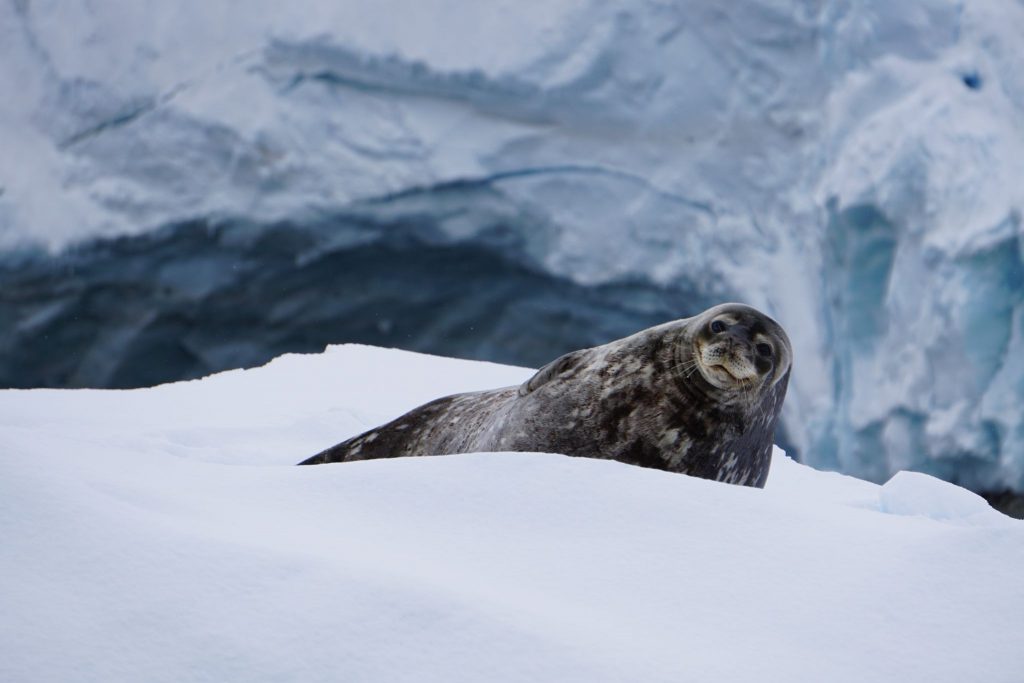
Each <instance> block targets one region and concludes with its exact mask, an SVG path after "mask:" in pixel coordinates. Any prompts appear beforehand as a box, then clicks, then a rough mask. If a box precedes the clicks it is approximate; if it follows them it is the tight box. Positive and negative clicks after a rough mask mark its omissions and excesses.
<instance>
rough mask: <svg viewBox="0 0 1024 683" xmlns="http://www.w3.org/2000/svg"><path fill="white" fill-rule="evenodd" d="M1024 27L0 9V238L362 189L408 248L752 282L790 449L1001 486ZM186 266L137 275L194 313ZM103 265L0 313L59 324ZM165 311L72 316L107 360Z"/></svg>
mask: <svg viewBox="0 0 1024 683" xmlns="http://www.w3.org/2000/svg"><path fill="white" fill-rule="evenodd" d="M1022 34H1024V6H1022V5H1021V4H1020V3H1019V2H1014V1H1013V0H994V1H992V2H985V3H959V2H952V1H941V0H928V1H924V0H918V1H908V2H899V3H893V2H884V1H881V0H878V1H875V2H861V3H826V4H818V3H802V2H769V1H767V0H745V1H742V2H732V3H721V2H718V1H717V0H704V1H699V2H688V3H683V4H676V5H673V4H664V3H655V2H641V1H639V0H637V1H635V2H628V3H622V2H601V1H599V0H591V1H586V0H578V1H575V2H569V1H560V2H548V3H529V4H527V5H524V4H523V3H520V2H499V3H493V2H492V3H485V4H481V5H480V6H474V5H467V4H466V3H463V2H455V1H454V0H433V1H429V2H420V1H416V2H411V1H408V0H393V1H391V2H381V3H373V5H372V7H371V6H369V5H367V4H365V3H330V2H324V1H322V0H316V1H305V2H296V3H288V4H281V3H275V2H269V1H265V0H260V1H256V2H251V3H247V4H246V5H245V8H244V9H240V8H239V7H238V6H237V5H235V4H233V3H229V2H226V1H216V0H205V1H204V2H185V3H174V4H159V3H153V2H105V3H100V4H95V3H88V2H85V1H84V0H83V1H79V2H64V3H46V2H32V3H21V2H12V3H5V4H3V5H2V6H0V89H2V90H3V92H8V93H17V94H18V96H17V97H10V98H6V99H5V101H4V103H3V104H2V105H0V147H2V149H3V150H4V153H3V154H2V155H0V245H2V246H3V247H4V248H5V249H18V250H22V249H28V248H32V247H37V248H42V249H48V250H59V249H60V248H62V247H64V246H65V245H67V244H69V243H73V242H75V241H77V240H80V239H83V238H97V237H112V236H115V235H125V234H131V233H139V232H145V231H149V230H152V229H155V228H158V227H161V226H167V225H170V224H177V223H179V222H180V221H189V220H192V219H199V220H207V219H210V217H213V220H219V219H223V220H226V221H229V222H231V223H232V224H244V225H249V226H251V228H252V230H253V231H256V232H258V231H261V230H272V228H273V227H274V226H277V225H280V221H287V222H289V223H290V224H293V225H310V224H316V223H317V222H318V221H322V219H323V218H324V217H325V216H327V217H333V216H339V215H341V216H351V215H352V213H353V211H356V212H358V210H359V207H360V206H364V205H366V204H367V203H369V204H370V205H372V206H373V207H374V208H373V210H374V212H375V213H374V214H373V215H374V218H373V221H371V223H372V225H371V230H370V232H371V233H373V234H375V235H377V237H374V238H373V239H380V240H384V241H386V240H387V239H388V238H387V237H381V236H380V235H381V234H383V233H380V232H379V231H378V229H379V228H381V227H386V226H387V225H388V223H387V221H386V220H383V219H382V217H386V215H387V211H388V209H389V208H390V207H393V206H394V207H397V208H398V209H399V213H400V214H401V215H402V217H403V218H402V220H401V221H398V222H400V223H402V224H403V225H409V224H413V225H417V226H420V227H419V228H417V229H416V230H415V231H414V234H415V240H418V241H416V242H415V244H420V243H426V244H441V245H459V247H460V248H461V247H465V246H467V245H468V246H470V247H474V248H475V247H480V248H483V249H486V250H490V251H491V252H494V253H496V254H499V255H502V257H504V256H509V257H510V258H512V259H513V261H514V262H516V263H520V264H523V265H524V267H526V268H529V269H533V272H538V273H542V274H546V275H550V276H552V277H557V278H561V279H565V280H567V281H568V282H569V283H571V284H572V285H575V286H588V287H597V286H606V285H607V286H611V287H612V289H610V290H608V291H611V292H615V291H619V290H616V289H615V287H617V286H619V285H622V284H623V283H626V284H629V283H639V284H640V285H642V286H650V287H662V286H667V287H675V288H676V290H675V291H678V292H680V293H682V294H683V295H686V294H687V293H689V292H691V291H693V287H692V286H691V285H693V284H694V283H696V286H697V287H698V288H699V289H697V290H696V291H693V294H692V297H690V296H681V298H685V299H686V301H680V303H679V305H678V309H679V310H680V312H681V313H690V312H692V311H693V310H695V309H697V308H698V307H699V306H695V305H694V301H693V299H696V300H699V301H700V303H702V304H703V303H704V302H705V301H706V300H710V301H716V300H720V299H721V298H724V297H728V298H737V299H741V300H743V301H746V302H748V303H750V304H753V305H755V306H758V307H761V308H764V309H766V310H767V311H768V312H770V313H771V314H772V315H774V316H775V317H777V318H778V319H779V320H780V321H781V322H782V323H783V324H784V325H785V326H786V328H787V329H788V330H789V331H790V336H791V337H792V339H793V342H794V347H795V355H796V359H797V363H796V366H795V370H794V373H795V374H794V378H793V382H792V384H791V389H790V397H789V399H788V402H787V409H786V413H785V416H784V419H785V422H786V424H787V428H788V431H789V432H790V434H789V436H790V438H791V440H792V442H793V445H794V446H795V447H796V450H797V452H799V454H800V456H801V457H802V458H806V459H807V460H808V461H809V462H811V463H814V464H817V465H821V466H827V467H834V468H840V469H842V470H844V471H847V472H852V473H856V474H859V475H862V476H867V477H871V478H872V479H875V480H876V481H879V482H881V481H885V480H886V479H888V478H889V476H890V475H891V474H892V473H894V472H895V471H897V470H899V469H901V468H906V467H914V468H916V469H920V470H923V471H927V472H929V473H932V474H935V475H937V476H940V477H943V478H946V479H951V480H954V481H957V482H960V483H963V484H964V485H967V486H970V487H973V488H976V489H983V488H1000V487H1003V486H1010V487H1014V488H1017V489H1018V490H1022V489H1024V411H1021V410H1020V408H1019V406H1020V405H1022V403H1024V360H1022V359H1024V314H1022V299H1024V266H1022V252H1024V241H1022V231H1024V228H1022V221H1021V216H1022V206H1024V183H1021V182H1020V179H1021V178H1022V177H1024V70H1022V69H1021V68H1020V64H1021V63H1022V62H1024V43H1022V42H1021V40H1020V36H1021V35H1022ZM481 187H482V188H485V189H486V191H487V192H491V193H492V196H494V197H496V199H495V201H494V203H492V204H491V205H489V206H491V207H497V208H496V209H495V210H493V211H491V210H490V209H489V211H490V213H487V212H485V213H486V216H487V218H486V219H481V213H480V211H477V210H476V209H475V208H474V207H478V206H479V203H478V202H479V197H480V193H479V192H478V190H479V188H481ZM452 188H454V189H455V190H456V191H454V192H453V191H452ZM463 190H467V192H466V193H463V192H462V191H463ZM396 200H399V201H398V202H397V203H395V201H396ZM413 205H414V206H415V211H412V212H410V206H413ZM467 209H468V210H467ZM417 212H418V213H417ZM417 217H418V218H417ZM375 231H377V232H375ZM341 236H342V237H344V239H351V238H352V235H351V232H350V231H341ZM362 238H363V239H367V238H366V236H365V235H363V236H362ZM334 248H338V243H335V247H334ZM316 253H332V252H331V251H330V249H328V250H327V252H322V251H321V252H315V253H314V254H312V255H310V254H306V255H305V256H308V257H311V258H315V255H316ZM464 253H465V252H458V254H459V255H462V254H464ZM189 258H190V259H191V261H189V262H188V263H186V264H185V265H184V266H181V268H180V269H179V270H178V273H179V274H180V273H182V272H184V271H185V270H188V269H189V268H196V271H195V272H201V271H202V269H201V268H198V267H197V266H196V265H195V263H193V261H199V262H200V264H201V265H202V263H203V256H202V255H201V254H193V255H191V256H190V257H189ZM215 261H216V259H214V260H213V261H210V262H206V263H205V265H206V266H208V267H207V269H206V272H209V273H215V274H213V275H210V276H209V278H210V279H209V280H208V281H207V282H205V283H204V284H202V285H198V286H197V287H198V290H197V291H192V290H189V289H188V287H189V286H191V285H189V286H186V285H180V284H177V283H180V282H182V281H183V280H186V279H190V278H185V277H174V273H173V272H168V270H161V269H158V268H153V269H152V270H153V271H154V272H158V273H159V277H160V278H164V279H160V280H159V282H158V283H156V284H155V285H154V283H148V284H147V283H143V284H142V285H140V286H141V287H142V288H143V289H145V288H146V287H153V286H155V287H156V289H157V290H158V292H167V293H169V294H168V296H170V297H171V298H174V297H176V296H182V297H183V298H184V299H185V300H186V302H196V303H195V306H196V307H201V305H202V302H203V301H204V300H205V298H206V297H205V296H204V295H205V294H207V293H211V292H212V293H216V292H213V290H216V289H217V286H218V281H219V280H218V278H222V277H223V272H222V269H221V268H220V267H219V266H217V265H216V263H215ZM64 265H65V264H63V263H60V264H58V266H59V267H60V268H63V267H64ZM179 265H180V264H179ZM382 267H384V266H382ZM170 270H171V271H173V268H171V269H170ZM114 271H115V272H116V271H117V268H116V266H115V267H114ZM59 272H60V271H59V270H58V271H56V273H58V274H59ZM138 272H141V273H143V274H146V273H147V272H149V271H148V270H146V269H145V268H143V269H142V270H140V271H138ZM189 272H192V271H189ZM50 277H55V275H54V273H51V274H50ZM128 279H129V280H130V279H131V278H128ZM5 282H8V281H6V280H5ZM19 282H20V281H19ZM167 283H170V284H167ZM29 284H31V283H29ZM94 284H95V283H94ZM99 284H100V286H99V287H98V288H96V291H94V290H93V289H88V288H87V289H88V291H89V292H90V293H89V294H87V295H85V294H83V295H82V296H80V297H79V296H77V295H75V296H70V297H64V298H61V297H60V296H57V297H56V298H55V299H54V298H50V299H48V298H46V297H47V295H42V298H41V299H39V300H38V301H36V300H33V301H30V302H29V304H31V305H29V306H28V307H27V308H28V309H31V310H30V312H28V313H24V315H25V317H16V315H22V313H17V314H16V313H14V312H13V311H22V312H23V311H24V310H27V309H23V308H21V306H22V304H24V303H25V302H26V301H28V299H26V298H25V297H24V296H22V294H18V295H13V294H6V295H0V296H6V299H4V300H3V301H0V303H6V304H8V307H7V308H5V309H4V311H3V315H4V317H5V318H6V319H10V320H12V321H16V322H17V324H18V325H19V330H21V332H22V333H23V335H24V338H26V339H28V338H31V334H30V332H31V330H32V329H34V328H32V325H39V324H45V323H46V321H53V320H58V319H60V316H61V315H62V314H64V313H66V314H67V315H69V316H70V317H76V316H77V318H78V319H80V320H86V321H88V315H82V314H81V310H82V309H79V308H75V306H77V305H79V304H81V305H82V306H84V310H86V311H88V310H93V306H94V304H95V303H96V299H97V297H98V298H99V299H100V300H102V298H103V297H104V296H109V295H110V293H111V290H108V289H106V288H105V287H104V286H103V284H104V283H103V281H102V280H101V281H100V283H99ZM92 286H93V285H90V287H92ZM19 287H20V285H19ZM161 287H163V289H161ZM203 287H209V288H211V290H210V292H204V291H203ZM29 289H31V288H29ZM115 289H116V288H115ZM8 291H11V290H8ZM17 291H18V292H21V293H23V292H24V291H27V290H25V289H24V288H19V289H18V290H17ZM183 291H184V294H182V292H183ZM221 293H222V294H223V291H221ZM65 294H66V292H65ZM76 297H77V298H76ZM229 298H230V297H229ZM67 300H71V301H72V302H74V305H73V306H72V307H71V308H65V306H66V305H67V304H66V301H67ZM153 300H154V301H157V302H159V301H162V299H160V297H159V296H156V295H155V298H154V299H153ZM238 301H239V304H238V310H241V309H242V307H245V306H248V309H247V310H248V311H249V312H250V314H251V315H252V316H256V317H259V316H260V315H262V314H263V310H262V309H261V307H260V305H259V302H253V301H251V300H245V299H244V298H243V299H240V300H238ZM12 302H13V303H12ZM83 302H84V303H83ZM192 306H193V304H191V303H189V304H188V305H185V306H184V310H185V313H184V314H180V313H177V312H176V313H174V314H173V315H170V317H171V319H172V320H171V323H169V325H170V327H168V328H161V327H160V325H165V324H168V323H166V317H161V314H160V312H159V311H157V312H155V313H154V319H149V318H146V317H145V316H142V317H137V318H132V322H131V324H127V325H125V326H124V327H123V328H122V327H118V328H117V330H116V334H115V337H116V338H113V339H112V338H111V337H110V335H104V334H102V333H97V337H98V338H99V339H100V341H98V342H96V343H93V341H92V339H93V337H92V336H91V335H93V334H94V332H90V331H84V332H82V333H81V334H79V335H78V337H79V339H78V341H77V342H76V343H77V344H78V345H79V347H80V348H84V349H85V351H84V353H85V358H86V359H93V360H95V359H105V358H108V357H109V351H108V350H109V349H113V350H114V353H115V354H116V351H117V349H118V348H122V347H123V348H125V349H130V348H131V343H132V340H134V339H142V340H146V339H151V338H153V339H155V338H158V337H159V334H158V333H159V332H160V331H161V330H162V329H176V328H175V327H174V325H175V324H176V322H175V321H179V320H185V321H187V320H189V317H188V316H189V311H190V310H192V309H191V307H192ZM101 308H102V307H101ZM157 308H159V307H157ZM172 309H173V310H174V311H178V309H176V308H173V307H172ZM469 310H479V309H472V308H471V309H469ZM658 310H659V311H660V310H661V309H660V308H659V309H658ZM278 312H280V311H278ZM634 313H635V312H630V313H629V315H627V316H626V317H627V318H628V319H629V320H639V319H640V317H637V316H634ZM181 315H183V316H184V317H183V318H182V317H181ZM630 316H633V317H630ZM290 319H291V318H289V317H288V315H284V316H283V317H279V318H277V319H276V320H290ZM513 319H516V318H513ZM522 319H524V320H525V319H528V317H526V318H522ZM13 324H14V323H13V322H12V325H13ZM273 325H274V322H273V321H272V320H270V321H268V322H267V326H268V327H270V328H271V329H273ZM516 327H522V325H520V324H518V323H517V324H516ZM97 329H99V330H101V332H103V331H106V330H105V329H104V327H103V325H102V324H100V325H98V326H97ZM239 329H245V328H244V327H241V328H239ZM246 334H247V336H246V337H245V338H244V339H243V340H241V341H238V348H236V349H235V350H234V351H232V350H231V349H228V350H227V351H225V350H224V349H221V348H219V347H218V348H214V349H213V350H210V349H209V348H207V347H205V346H204V347H201V348H193V347H191V346H186V349H185V353H186V355H187V354H193V355H197V354H198V355H202V354H203V353H206V354H209V355H210V356H211V357H213V356H216V357H217V358H233V357H238V358H241V357H243V356H244V355H245V354H244V351H245V349H244V348H242V347H244V345H245V343H253V342H252V340H253V339H254V337H253V336H252V335H251V334H248V333H246ZM117 335H120V336H117ZM147 335H148V336H147ZM268 336H269V337H272V338H273V334H270V335H268ZM495 338H498V339H500V337H495ZM118 340H122V341H118ZM236 341H237V340H236ZM272 342H273V339H271V343H268V344H267V347H268V348H269V349H270V351H267V349H266V348H264V349H263V350H262V351H261V352H262V353H263V354H264V355H268V354H269V355H272V353H274V352H276V349H277V347H275V346H274V345H273V343H272ZM257 343H258V342H257ZM118 344H121V346H120V347H119V346H118ZM214 346H216V345H214ZM139 348H141V351H138V352H139V353H141V354H142V355H143V356H144V355H145V352H146V350H147V349H148V348H149V347H148V346H147V345H146V344H144V343H143V344H140V346H139ZM232 353H236V355H235V356H232ZM256 355H257V356H258V355H259V353H257V354H256ZM75 357H76V358H77V357H78V356H75ZM172 361H173V362H178V361H177V360H174V359H172ZM524 362H525V361H524ZM91 367H92V368H98V369H97V370H90V371H94V372H99V373H101V374H102V373H103V372H104V368H103V367H101V366H100V365H95V364H94V365H92V366H91ZM69 372H72V373H73V370H72V371H69Z"/></svg>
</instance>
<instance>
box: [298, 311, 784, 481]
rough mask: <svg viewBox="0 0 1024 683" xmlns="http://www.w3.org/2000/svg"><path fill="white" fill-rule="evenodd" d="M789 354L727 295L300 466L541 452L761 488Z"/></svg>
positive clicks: (402, 420) (436, 406) (415, 415)
mask: <svg viewBox="0 0 1024 683" xmlns="http://www.w3.org/2000/svg"><path fill="white" fill-rule="evenodd" d="M792 358H793V352H792V347H791V346H790V343H789V338H788V337H787V335H786V332H785V331H784V330H783V329H782V327H781V326H780V325H779V324H778V323H777V322H775V321H774V320H772V319H771V318H769V317H768V316H766V315H765V314H763V313H761V312H760V311H758V310H757V309H755V308H752V307H750V306H746V305H743V304H722V305H719V306H715V307H713V308H710V309H708V310H706V311H704V312H703V313H700V314H699V315H696V316H694V317H692V318H685V319H682V320H676V321H673V322H668V323H664V324H662V325H658V326H656V327H651V328H648V329H646V330H642V331H640V332H637V333H636V334H633V335H631V336H629V337H625V338H623V339H619V340H617V341H613V342H610V343H608V344H604V345H602V346H595V347H593V348H588V349H581V350H579V351H573V352H571V353H567V354H565V355H564V356H561V357H560V358H558V359H556V360H554V361H552V362H551V363H548V364H547V365H546V366H544V367H543V368H541V369H540V370H539V371H537V373H536V374H535V375H534V376H533V377H531V378H530V379H529V380H527V381H526V382H525V383H523V384H522V385H519V386H511V387H504V388H500V389H492V390H489V391H476V392H471V393H465V394H455V395H453V396H446V397H444V398H439V399H437V400H434V401H431V402H430V403H426V404H424V405H422V406H420V407H418V408H415V409H413V410H411V411H410V412H408V413H406V414H405V415H402V416H401V417H399V418H397V419H395V420H393V421H391V422H389V423H387V424H385V425H382V426H380V427H377V428H375V429H371V430H370V431H367V432H364V433H363V434H360V435H358V436H355V437H353V438H351V439H348V440H347V441H343V442H341V443H339V444H338V445H336V446H333V447H331V448H328V449H327V450H325V451H323V452H321V453H318V454H317V455H314V456H312V457H311V458H308V459H307V460H304V461H303V462H301V463H299V464H300V465H317V464H323V463H332V462H344V461H352V460H367V459H373V458H389V457H398V456H414V455H444V454H451V453H471V452H479V451H544V452H549V453H564V454H566V455H570V456H583V457H591V458H605V459H612V460H618V461H620V462H624V463H629V464H633V465H640V466H643V467H653V468H657V469H661V470H667V471H670V472H681V473H683V474H689V475H693V476H696V477H703V478H705V479H715V480H718V481H724V482H729V483H733V484H740V485H745V486H756V487H763V486H764V483H765V480H766V479H767V477H768V468H769V465H770V463H771V453H772V439H773V435H774V431H775V424H776V422H777V420H778V418H779V411H780V410H781V408H782V402H783V399H784V398H785V395H786V386H787V384H788V382H789V374H790V368H791V365H792Z"/></svg>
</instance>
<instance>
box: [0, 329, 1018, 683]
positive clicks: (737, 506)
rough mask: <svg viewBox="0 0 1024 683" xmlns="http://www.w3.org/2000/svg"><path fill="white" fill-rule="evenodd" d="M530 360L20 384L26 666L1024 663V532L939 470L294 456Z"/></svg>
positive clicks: (19, 522)
mask: <svg viewBox="0 0 1024 683" xmlns="http://www.w3.org/2000/svg"><path fill="white" fill-rule="evenodd" d="M530 374H531V371H530V370H526V369H524V368H513V367H507V366H499V365H493V364H488V363H474V362H468V361H460V360H453V359H448V358H437V357H430V356H423V355H419V354H413V353H408V352H401V351H393V350H384V349H377V348H369V347H360V346H343V347H334V348H331V349H329V350H328V352H327V353H325V354H322V355H316V356H312V355H310V356H296V355H291V356H285V357H283V358H279V359H277V360H275V361H273V362H272V363H270V364H269V365H267V366H265V367H262V368H258V369H255V370H247V371H234V372H229V373H224V374H220V375H215V376H212V377H207V378H205V379H203V380H200V381H194V382H183V383H177V384H169V385H163V386H160V387H155V388H152V389H144V390H135V391H91V390H79V391H70V390H60V391H54V390H34V391H15V390H6V391H0V539H3V551H2V552H0V577H2V578H3V581H2V588H0V594H2V596H3V610H2V611H0V680H3V681H5V682H6V681H19V682H20V681H33V682H38V683H64V682H66V681H79V680H88V681H104V682H105V683H122V682H123V683H135V682H137V681H151V682H153V683H164V682H167V683H191V682H193V681H194V682H197V683H198V682H205V681H218V682H220V683H230V682H234V681H239V682H245V683H251V682H254V681H268V682H269V681H282V680H289V681H324V682H325V683H326V682H328V681H368V682H370V681H381V682H387V683H391V682H394V681H416V682H422V681H428V682H429V681H439V682H440V681H445V682H461V681H474V682H475V681H482V680H486V681H499V682H501V681H524V680H542V681H566V682H575V681H580V682H587V683H591V682H594V681H601V682H604V681H608V682H609V683H610V682H625V681H636V680H644V681H654V682H659V683H660V682H662V681H664V682H666V683H667V682H669V681H671V682H672V683H678V682H680V681H732V680H737V681H792V682H793V683H804V682H807V683H811V682H818V681H835V682H837V683H846V682H850V683H854V682H856V683H860V682H862V681H902V682H906V683H916V682H921V683H924V682H928V683H946V682H949V683H954V682H957V683H958V682H960V681H965V680H968V681H971V680H983V681H992V682H993V683H1012V682H1014V681H1016V680H1018V679H1019V677H1020V615H1021V611H1022V609H1024V592H1022V589H1021V581H1020V568H1021V565H1022V563H1024V522H1019V521H1015V520H1010V519H1008V518H1005V517H1003V516H1002V515H1000V514H999V513H997V512H995V511H993V510H991V509H988V508H984V509H982V506H981V505H975V504H973V503H972V504H968V505H964V504H962V503H961V502H956V501H963V500H968V501H974V502H977V501H976V499H975V498H974V497H973V494H971V493H969V492H967V491H964V490H961V489H958V488H956V487H954V486H953V485H951V484H944V483H942V482H937V481H934V480H927V478H926V477H925V475H916V476H914V477H911V478H909V479H908V478H903V476H902V475H901V476H900V477H898V478H897V479H895V480H894V481H893V482H890V484H887V485H886V486H885V487H879V486H877V485H875V484H871V483H868V482H865V481H860V480H857V479H853V478H851V477H846V476H842V475H839V474H836V473H823V472H817V471H815V470H812V469H810V468H808V467H806V466H803V465H799V464H797V463H794V462H793V461H791V460H789V459H788V458H786V457H785V456H784V455H783V454H782V453H781V452H779V451H776V453H775V456H774V458H773V463H772V471H771V474H770V476H769V479H768V483H767V486H766V488H765V489H763V490H762V489H750V488H745V487H739V486H731V485H728V484H721V483H718V482H713V481H707V480H702V479H695V478H692V477H687V476H683V475H677V474H671V473H667V472H661V471H657V470H650V469H643V468H639V467H632V466H627V465H623V464H621V463H616V462H610V461H602V460H592V459H585V458H567V457H563V456H559V455H546V454H537V453H483V454H473V455H462V456H445V457H424V458H402V459H393V460H376V461H366V462H358V463H342V464H337V465H324V466H317V467H295V466H293V463H295V462H296V461H298V460H300V459H302V458H304V457H305V456H307V455H309V454H311V453H314V452H316V451H318V450H320V449H321V448H324V447H326V446H328V445H331V444H333V443H335V442H336V441H337V440H340V439H344V438H347V437H349V436H352V435H354V434H355V433H357V432H359V431H362V430H364V429H367V428H369V427H371V426H373V425H376V424H379V423H380V422H382V421H385V420H388V419H391V418H393V417H396V416H397V415H398V414H400V413H402V412H404V411H406V410H407V409H409V408H411V407H413V406H415V405H417V404H419V403H421V402H423V401H425V400H427V399H429V398H431V397H433V396H435V395H436V394H438V393H450V392H456V391H469V390H474V389H482V388H485V387H490V386H496V385H506V384H511V383H516V382H520V381H523V380H524V379H526V378H527V377H529V376H530ZM897 484H899V486H898V487H897V486H896V485H897ZM897 488H899V489H900V490H896V489H897ZM894 499H895V503H894ZM886 501H888V502H886ZM891 513H896V514H891Z"/></svg>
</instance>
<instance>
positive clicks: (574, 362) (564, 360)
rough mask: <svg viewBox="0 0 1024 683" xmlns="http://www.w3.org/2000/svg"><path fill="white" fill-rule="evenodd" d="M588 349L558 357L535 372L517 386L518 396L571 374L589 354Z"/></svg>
mask: <svg viewBox="0 0 1024 683" xmlns="http://www.w3.org/2000/svg"><path fill="white" fill-rule="evenodd" d="M590 351H591V350H590V349H580V350H579V351H570V352H569V353H567V354H565V355H564V356H559V357H558V358H556V359H554V360H553V361H551V362H550V363H548V364H547V365H545V366H544V367H542V368H541V369H540V370H538V371H537V374H535V375H534V376H533V377H531V378H530V379H528V380H526V381H525V382H523V383H522V384H520V385H519V395H520V396H526V395H527V394H529V393H530V392H532V391H536V390H537V389H538V388H539V387H542V386H544V385H545V384H547V383H548V382H550V381H551V380H553V379H556V378H558V377H561V376H562V375H564V374H566V373H569V372H573V371H574V370H575V369H576V368H578V367H579V365H580V363H581V361H582V360H583V359H584V358H585V357H586V355H587V354H588V353H590Z"/></svg>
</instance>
